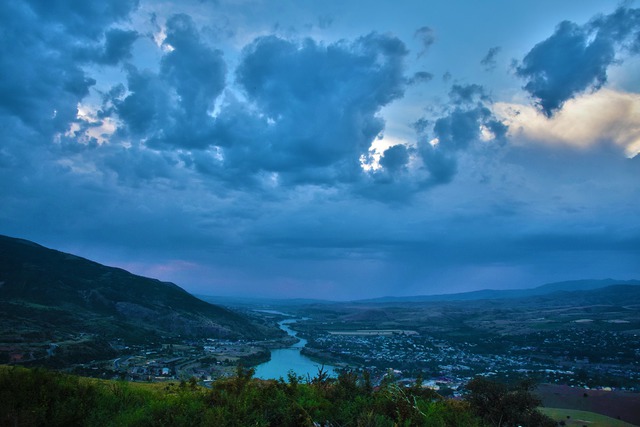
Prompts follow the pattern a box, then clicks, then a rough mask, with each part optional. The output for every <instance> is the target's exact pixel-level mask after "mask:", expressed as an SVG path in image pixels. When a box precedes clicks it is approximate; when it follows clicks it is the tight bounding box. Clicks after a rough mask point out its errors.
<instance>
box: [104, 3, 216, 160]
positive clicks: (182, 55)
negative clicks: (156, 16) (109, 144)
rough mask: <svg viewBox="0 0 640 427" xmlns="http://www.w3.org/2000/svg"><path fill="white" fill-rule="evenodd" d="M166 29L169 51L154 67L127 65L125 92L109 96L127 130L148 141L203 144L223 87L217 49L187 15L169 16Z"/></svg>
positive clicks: (171, 144)
mask: <svg viewBox="0 0 640 427" xmlns="http://www.w3.org/2000/svg"><path fill="white" fill-rule="evenodd" d="M166 31H167V37H166V39H165V41H164V43H165V46H167V48H168V49H169V50H170V51H169V52H168V53H166V54H165V55H164V56H163V57H162V60H161V64H160V73H159V74H155V73H153V72H151V71H146V70H143V71H140V70H138V69H137V68H135V67H133V66H130V67H129V68H128V79H127V85H128V90H129V92H130V94H129V95H127V96H126V97H125V98H124V99H119V98H118V97H115V98H114V99H113V100H112V102H113V104H114V105H115V107H116V111H117V113H118V115H119V116H120V118H121V119H123V121H124V123H125V124H126V129H127V131H128V132H129V133H130V134H131V135H133V136H136V137H137V138H140V139H144V140H145V141H146V144H147V146H149V147H155V148H206V147H207V146H208V145H209V144H210V143H211V138H212V137H211V134H212V127H213V119H212V117H211V116H210V114H209V113H210V111H211V110H212V108H213V104H214V102H215V100H216V98H217V97H218V96H219V95H220V94H221V93H222V90H223V89H224V87H225V76H226V64H225V62H224V60H223V58H222V52H221V51H219V50H216V49H213V48H211V47H209V46H207V45H206V44H204V43H203V42H202V40H201V38H200V34H199V32H198V30H197V29H196V27H195V24H194V23H193V20H192V19H191V18H190V17H189V16H187V15H182V14H180V15H174V16H172V17H171V18H169V20H168V21H167V28H166ZM174 94H175V96H174Z"/></svg>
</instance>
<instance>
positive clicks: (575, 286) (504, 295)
mask: <svg viewBox="0 0 640 427" xmlns="http://www.w3.org/2000/svg"><path fill="white" fill-rule="evenodd" d="M614 285H630V286H637V285H640V280H615V279H602V280H571V281H565V282H554V283H547V284H545V285H542V286H538V287H535V288H530V289H505V290H496V289H483V290H480V291H472V292H461V293H455V294H442V295H417V296H406V297H392V296H388V297H381V298H372V299H366V300H358V301H356V302H362V303H378V302H379V303H392V302H431V301H476V300H492V299H510V298H524V297H532V296H541V295H548V294H552V293H555V292H572V291H589V290H594V289H600V288H606V287H609V286H614Z"/></svg>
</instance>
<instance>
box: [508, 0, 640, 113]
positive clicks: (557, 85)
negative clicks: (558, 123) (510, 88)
mask: <svg viewBox="0 0 640 427" xmlns="http://www.w3.org/2000/svg"><path fill="white" fill-rule="evenodd" d="M639 40H640V9H628V8H624V7H622V8H619V9H618V10H616V11H615V12H614V13H612V14H610V15H602V16H598V17H596V18H595V19H593V20H592V21H591V22H589V23H588V24H586V25H582V26H580V25H577V24H575V23H573V22H569V21H564V22H561V23H560V24H559V25H558V26H557V28H556V30H555V32H554V33H553V35H551V37H549V38H548V39H546V40H544V41H542V42H540V43H538V44H537V45H535V46H534V47H533V49H531V50H530V51H529V53H527V55H526V56H525V57H524V59H523V60H522V63H521V64H519V65H517V67H516V74H517V75H518V76H519V77H522V78H523V79H525V80H526V81H527V83H526V84H525V86H524V89H525V90H526V91H527V92H529V94H531V96H532V97H533V98H534V100H535V102H536V103H537V105H538V106H539V107H540V109H541V110H542V112H543V113H544V114H545V115H546V116H547V117H550V116H552V115H553V114H554V112H556V111H557V110H559V109H560V108H561V107H562V105H563V104H564V102H565V101H567V100H569V99H571V98H573V97H574V96H575V95H577V94H579V93H581V92H584V91H586V90H598V89H600V88H601V87H602V86H603V85H604V84H605V83H606V82H607V69H608V68H609V66H610V65H612V64H614V63H617V62H619V61H620V60H621V59H620V58H616V53H617V52H619V51H620V49H623V50H626V51H628V52H630V53H638V51H639V47H640V42H639Z"/></svg>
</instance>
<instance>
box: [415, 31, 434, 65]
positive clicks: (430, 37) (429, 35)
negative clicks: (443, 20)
mask: <svg viewBox="0 0 640 427" xmlns="http://www.w3.org/2000/svg"><path fill="white" fill-rule="evenodd" d="M413 38H415V39H418V40H419V41H420V45H421V46H420V51H419V52H418V58H420V57H421V56H423V55H425V54H426V53H427V51H429V48H430V47H431V45H433V44H434V43H435V42H436V33H435V31H433V29H432V28H431V27H426V26H425V27H420V28H418V29H417V30H416V31H415V33H414V34H413Z"/></svg>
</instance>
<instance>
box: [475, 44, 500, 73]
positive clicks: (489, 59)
mask: <svg viewBox="0 0 640 427" xmlns="http://www.w3.org/2000/svg"><path fill="white" fill-rule="evenodd" d="M500 50H501V48H500V46H494V47H492V48H490V49H489V51H488V52H487V54H486V55H485V56H483V57H482V59H481V60H480V65H482V66H483V67H484V69H485V70H486V71H491V70H494V69H495V68H496V66H497V61H496V56H498V54H499V53H500Z"/></svg>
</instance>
